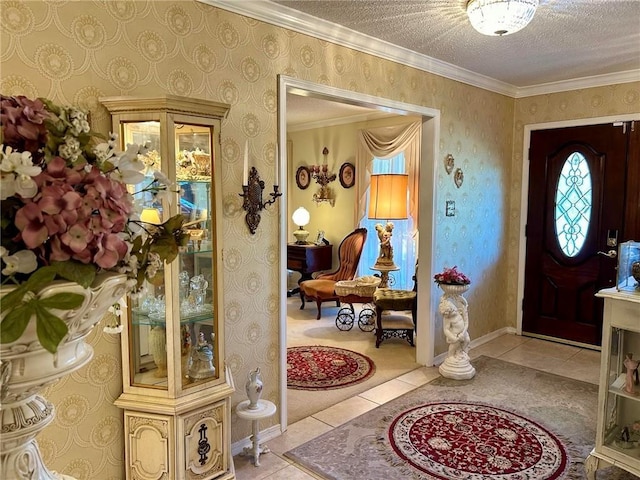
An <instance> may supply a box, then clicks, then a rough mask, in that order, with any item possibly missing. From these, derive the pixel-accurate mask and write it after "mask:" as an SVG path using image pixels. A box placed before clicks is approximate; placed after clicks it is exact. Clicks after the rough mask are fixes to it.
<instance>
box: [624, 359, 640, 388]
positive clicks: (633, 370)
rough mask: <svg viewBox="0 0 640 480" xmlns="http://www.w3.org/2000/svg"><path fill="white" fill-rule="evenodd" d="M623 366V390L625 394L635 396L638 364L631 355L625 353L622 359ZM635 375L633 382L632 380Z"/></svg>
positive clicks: (639, 363)
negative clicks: (624, 369)
mask: <svg viewBox="0 0 640 480" xmlns="http://www.w3.org/2000/svg"><path fill="white" fill-rule="evenodd" d="M623 363H624V366H625V368H626V369H627V373H626V377H625V380H624V390H625V392H627V393H630V394H632V395H635V393H636V392H635V385H637V384H638V365H640V362H638V361H637V360H634V359H633V353H627V356H626V357H625V359H624V362H623ZM634 374H635V377H636V378H635V380H634V378H633V376H634Z"/></svg>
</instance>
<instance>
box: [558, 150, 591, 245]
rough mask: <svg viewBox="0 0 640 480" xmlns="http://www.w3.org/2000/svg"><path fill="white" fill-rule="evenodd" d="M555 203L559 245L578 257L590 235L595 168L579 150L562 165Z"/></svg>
mask: <svg viewBox="0 0 640 480" xmlns="http://www.w3.org/2000/svg"><path fill="white" fill-rule="evenodd" d="M555 203H556V209H555V220H556V237H557V238H558V244H559V245H560V249H561V250H562V251H563V253H564V254H565V255H567V256H568V257H575V256H576V255H578V253H580V250H581V249H582V246H583V245H584V242H585V240H586V238H587V232H588V230H589V223H590V222H591V207H592V204H593V191H592V188H591V171H590V170H589V165H588V164H587V160H586V159H585V158H584V155H582V154H581V153H579V152H573V153H572V154H571V155H569V156H568V157H567V159H566V160H565V162H564V165H563V166H562V171H561V172H560V178H559V179H558V188H557V189H556V202H555Z"/></svg>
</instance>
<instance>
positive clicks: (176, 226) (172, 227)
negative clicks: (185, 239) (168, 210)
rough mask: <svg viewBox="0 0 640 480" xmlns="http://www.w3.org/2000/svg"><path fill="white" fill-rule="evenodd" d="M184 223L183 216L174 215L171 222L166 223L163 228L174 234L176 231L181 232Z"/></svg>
mask: <svg viewBox="0 0 640 480" xmlns="http://www.w3.org/2000/svg"><path fill="white" fill-rule="evenodd" d="M183 223H184V217H183V216H182V215H174V216H173V217H171V218H170V219H169V220H167V221H166V222H164V223H163V224H162V226H163V227H164V228H166V230H167V231H168V232H169V233H173V232H175V231H176V230H180V229H181V228H182V224H183Z"/></svg>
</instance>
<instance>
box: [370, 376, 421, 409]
mask: <svg viewBox="0 0 640 480" xmlns="http://www.w3.org/2000/svg"><path fill="white" fill-rule="evenodd" d="M415 388H416V386H415V385H411V384H409V383H406V382H401V381H400V380H398V379H394V380H390V381H388V382H385V383H383V384H382V385H378V386H377V387H373V388H372V389H370V390H367V391H366V392H363V393H361V394H360V396H361V397H362V398H366V399H367V400H370V401H372V402H374V403H377V404H378V405H382V404H383V403H387V402H388V401H389V400H393V399H394V398H398V397H399V396H400V395H403V394H405V393H407V392H410V391H411V390H414V389H415Z"/></svg>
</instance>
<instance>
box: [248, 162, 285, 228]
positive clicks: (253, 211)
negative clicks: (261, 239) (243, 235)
mask: <svg viewBox="0 0 640 480" xmlns="http://www.w3.org/2000/svg"><path fill="white" fill-rule="evenodd" d="M263 191H264V181H263V180H261V179H260V175H258V171H257V170H256V167H251V170H249V179H248V182H247V185H243V186H242V193H239V194H238V195H240V196H241V197H242V198H244V201H243V203H242V208H243V209H244V210H245V211H246V212H247V214H246V215H245V217H244V220H245V222H246V224H247V226H248V227H249V231H250V232H251V233H252V234H255V233H256V230H257V228H258V225H259V224H260V210H263V209H264V208H266V207H267V205H271V204H272V203H275V201H276V199H277V198H278V197H280V196H282V193H280V192H278V185H274V186H273V192H271V193H270V194H269V195H270V196H271V197H272V198H271V199H270V200H267V201H264V202H263V201H262V192H263Z"/></svg>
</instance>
